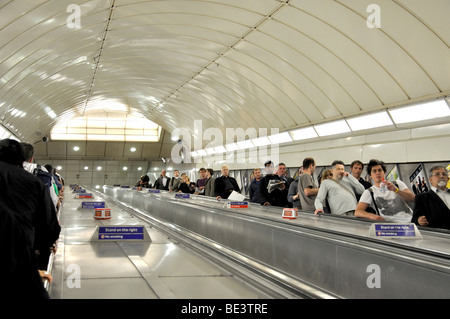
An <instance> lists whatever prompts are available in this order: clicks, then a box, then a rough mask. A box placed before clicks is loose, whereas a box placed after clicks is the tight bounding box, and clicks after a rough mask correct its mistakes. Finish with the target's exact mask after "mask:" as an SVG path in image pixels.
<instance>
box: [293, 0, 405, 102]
mask: <svg viewBox="0 0 450 319" xmlns="http://www.w3.org/2000/svg"><path fill="white" fill-rule="evenodd" d="M334 1H336V3H339V2H338V0H334ZM339 4H340V5H342V4H341V3H339ZM342 6H344V5H342ZM344 7H345V6H344ZM295 8H296V9H297V10H299V11H301V12H303V13H305V14H307V15H310V16H311V17H313V18H315V19H316V20H318V21H320V22H321V23H323V24H325V25H327V26H329V27H330V28H331V29H333V30H335V31H336V32H337V33H339V34H341V35H342V36H343V37H345V38H346V39H348V41H350V42H351V43H353V44H355V46H357V47H359V48H360V49H361V51H363V52H365V53H366V54H367V55H368V56H369V57H370V58H371V59H372V60H373V61H374V62H375V64H377V65H378V66H379V67H380V68H381V69H382V70H383V71H384V72H386V74H387V75H388V76H389V77H390V78H391V79H392V80H393V81H394V82H395V83H396V84H397V85H398V87H399V88H400V89H401V91H402V92H403V94H405V96H406V97H407V98H409V96H408V94H406V92H405V91H404V89H403V88H402V87H401V86H400V85H399V84H398V83H397V81H396V80H395V79H394V78H393V77H392V75H391V74H390V73H389V72H387V71H386V69H385V68H384V67H383V66H382V65H381V64H380V63H379V61H378V60H376V59H375V58H374V57H373V56H372V55H371V54H369V52H368V51H367V50H365V49H364V48H362V47H361V46H360V45H359V44H358V43H357V42H355V41H354V40H353V39H351V38H350V37H349V36H347V35H346V34H345V33H343V32H342V31H341V30H340V29H337V28H336V27H334V26H332V25H331V24H329V23H328V22H326V21H324V20H323V19H320V18H319V17H317V16H316V15H314V14H312V13H310V12H307V11H305V10H303V9H301V8H298V7H295ZM346 8H347V7H346ZM347 9H348V8H347ZM350 11H352V10H351V9H350ZM313 40H314V39H313ZM314 41H315V42H317V41H316V40H314ZM317 43H318V44H319V45H320V46H322V47H324V48H326V50H327V51H329V52H330V53H331V54H332V55H334V56H335V57H336V58H337V59H339V60H340V61H342V63H344V65H346V66H347V67H348V68H349V69H350V70H352V71H353V72H354V73H355V74H356V75H357V76H358V77H359V78H360V79H361V81H363V82H364V84H365V85H367V87H368V88H369V89H370V90H371V91H372V93H374V95H375V96H376V97H377V98H378V100H379V101H380V103H382V104H384V102H383V100H382V99H381V97H380V96H379V95H378V94H377V93H376V91H375V90H374V89H373V88H372V86H371V85H369V83H367V81H366V80H364V79H363V78H362V77H361V76H360V74H359V73H358V72H356V70H354V69H353V68H352V67H350V65H349V64H348V63H346V62H345V61H344V60H343V59H342V58H340V57H339V56H337V55H336V54H335V53H334V52H333V51H331V50H330V49H328V48H327V47H325V46H324V45H323V44H321V43H319V42H317Z"/></svg>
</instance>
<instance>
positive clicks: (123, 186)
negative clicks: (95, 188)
mask: <svg viewBox="0 0 450 319" xmlns="http://www.w3.org/2000/svg"><path fill="white" fill-rule="evenodd" d="M120 187H121V188H130V186H128V185H122V186H120Z"/></svg>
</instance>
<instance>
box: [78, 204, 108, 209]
mask: <svg viewBox="0 0 450 319" xmlns="http://www.w3.org/2000/svg"><path fill="white" fill-rule="evenodd" d="M81 208H85V209H95V208H106V206H105V202H81Z"/></svg>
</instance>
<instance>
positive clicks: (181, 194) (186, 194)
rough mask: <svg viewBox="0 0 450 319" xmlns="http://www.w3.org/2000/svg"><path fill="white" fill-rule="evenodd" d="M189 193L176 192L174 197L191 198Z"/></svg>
mask: <svg viewBox="0 0 450 319" xmlns="http://www.w3.org/2000/svg"><path fill="white" fill-rule="evenodd" d="M190 195H191V194H188V193H176V194H175V198H191V196H190Z"/></svg>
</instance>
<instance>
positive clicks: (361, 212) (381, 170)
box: [355, 160, 415, 223]
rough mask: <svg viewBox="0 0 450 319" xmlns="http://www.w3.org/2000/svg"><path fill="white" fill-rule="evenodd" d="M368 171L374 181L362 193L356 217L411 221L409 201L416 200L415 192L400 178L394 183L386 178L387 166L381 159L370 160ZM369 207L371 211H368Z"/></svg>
mask: <svg viewBox="0 0 450 319" xmlns="http://www.w3.org/2000/svg"><path fill="white" fill-rule="evenodd" d="M367 173H368V174H369V175H370V178H372V180H373V182H374V183H373V186H372V187H370V188H369V189H366V190H365V191H364V193H363V194H362V196H361V199H360V200H359V203H358V205H357V206H356V211H355V217H361V218H367V219H372V220H380V221H383V220H384V221H389V222H396V223H409V222H411V218H412V209H411V208H410V207H409V206H408V204H407V202H414V197H415V195H414V193H413V192H412V191H410V190H409V189H408V187H407V186H406V185H405V183H403V182H402V181H400V180H396V181H395V182H393V183H391V182H389V181H387V180H385V174H386V167H385V166H384V163H383V162H381V161H378V160H370V162H369V164H368V165H367ZM369 207H370V208H371V212H368V210H369V209H368V208H369ZM373 212H374V213H373Z"/></svg>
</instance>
